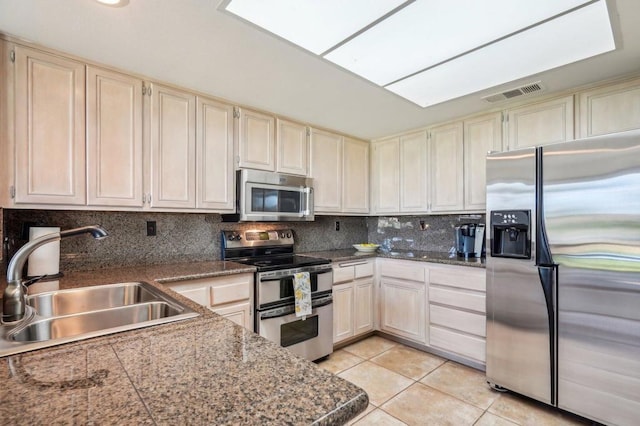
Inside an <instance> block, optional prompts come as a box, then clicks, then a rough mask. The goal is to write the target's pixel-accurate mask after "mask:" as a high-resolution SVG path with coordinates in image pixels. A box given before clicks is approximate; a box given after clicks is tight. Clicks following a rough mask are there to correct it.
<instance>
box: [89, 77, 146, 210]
mask: <svg viewBox="0 0 640 426" xmlns="http://www.w3.org/2000/svg"><path fill="white" fill-rule="evenodd" d="M142 173H143V171H142V80H140V79H138V78H135V77H131V76H128V75H126V74H121V73H117V72H113V71H108V70H104V69H100V68H95V67H90V66H89V67H87V186H88V188H87V189H88V191H87V196H88V199H87V204H89V205H96V206H131V207H142V204H143V201H142Z"/></svg>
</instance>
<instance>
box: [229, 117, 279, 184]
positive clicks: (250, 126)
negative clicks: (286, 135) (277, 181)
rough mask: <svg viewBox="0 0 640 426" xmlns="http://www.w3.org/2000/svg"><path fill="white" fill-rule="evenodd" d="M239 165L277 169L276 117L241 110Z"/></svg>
mask: <svg viewBox="0 0 640 426" xmlns="http://www.w3.org/2000/svg"><path fill="white" fill-rule="evenodd" d="M239 127H240V131H239V133H238V138H239V140H238V154H239V156H240V161H239V164H238V166H240V167H244V168H248V169H258V170H268V171H271V172H273V171H275V169H276V157H275V151H276V149H275V135H274V133H275V118H273V117H272V116H270V115H266V114H262V113H259V112H256V111H251V110H246V109H241V110H240V126H239Z"/></svg>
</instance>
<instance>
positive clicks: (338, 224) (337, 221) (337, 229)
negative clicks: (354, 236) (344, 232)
mask: <svg viewBox="0 0 640 426" xmlns="http://www.w3.org/2000/svg"><path fill="white" fill-rule="evenodd" d="M339 230H340V221H339V220H336V231H339Z"/></svg>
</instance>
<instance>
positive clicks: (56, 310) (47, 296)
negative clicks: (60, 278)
mask: <svg viewBox="0 0 640 426" xmlns="http://www.w3.org/2000/svg"><path fill="white" fill-rule="evenodd" d="M149 288H151V289H152V290H151V291H150V290H149ZM153 290H155V289H154V288H153V287H151V286H149V285H148V284H146V283H144V284H143V283H140V282H132V283H121V284H109V285H101V286H98V287H82V288H78V289H73V290H63V291H53V292H48V293H41V294H36V295H33V296H28V297H27V305H29V306H31V307H33V309H35V310H36V312H37V313H38V315H40V316H42V317H55V316H60V315H69V314H77V313H80V312H88V311H96V310H99V309H108V308H115V307H118V306H127V305H132V304H136V303H145V302H153V301H156V300H161V299H160V296H158V295H157V293H154V292H152V291H153Z"/></svg>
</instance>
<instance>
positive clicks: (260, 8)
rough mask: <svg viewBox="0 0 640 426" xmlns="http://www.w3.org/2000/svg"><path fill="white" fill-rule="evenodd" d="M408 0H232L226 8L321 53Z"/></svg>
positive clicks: (301, 45)
mask: <svg viewBox="0 0 640 426" xmlns="http://www.w3.org/2000/svg"><path fill="white" fill-rule="evenodd" d="M402 3H405V1H404V0H349V1H345V0H321V1H318V0H278V1H265V0H232V1H230V2H229V3H228V4H227V5H226V7H225V8H224V9H225V10H227V11H229V12H231V13H233V14H234V15H237V16H239V17H241V18H243V19H245V20H247V21H249V22H251V23H253V24H255V25H257V26H259V27H262V28H264V29H265V30H267V31H269V32H271V33H273V34H276V35H278V36H280V37H282V38H284V39H286V40H289V41H290V42H292V43H294V44H297V45H298V46H300V47H303V48H305V49H307V50H309V51H311V52H313V53H315V54H317V55H319V54H321V53H322V52H325V51H327V50H328V49H330V48H331V47H333V46H335V45H336V44H338V43H340V42H341V41H342V40H344V39H346V38H348V37H350V36H351V35H353V34H354V33H356V32H358V31H360V30H361V29H363V28H364V27H366V26H367V25H369V24H371V23H372V22H374V21H376V20H377V19H379V18H380V17H382V16H384V15H385V14H387V13H388V12H390V11H392V10H393V9H395V8H396V7H397V6H399V5H401V4H402Z"/></svg>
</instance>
